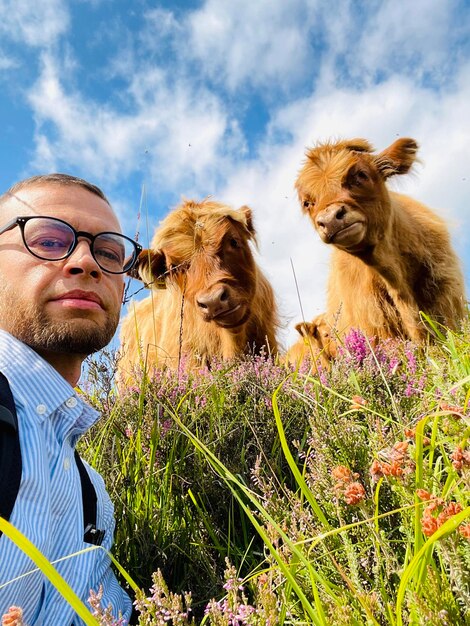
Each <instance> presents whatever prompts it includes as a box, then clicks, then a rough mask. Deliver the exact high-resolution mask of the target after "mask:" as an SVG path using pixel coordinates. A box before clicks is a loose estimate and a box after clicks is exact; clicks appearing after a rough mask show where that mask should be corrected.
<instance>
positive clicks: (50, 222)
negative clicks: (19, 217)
mask: <svg viewBox="0 0 470 626" xmlns="http://www.w3.org/2000/svg"><path fill="white" fill-rule="evenodd" d="M24 241H25V244H26V247H27V248H28V250H29V251H30V252H31V253H32V254H34V255H35V256H37V257H39V258H40V259H50V260H53V261H58V260H60V259H64V258H65V257H66V256H67V254H68V253H69V250H70V249H71V248H72V246H73V244H74V241H75V235H74V232H73V230H72V229H71V228H70V227H69V226H68V225H67V224H64V223H63V222H59V221H58V220H55V219H53V218H48V217H33V218H32V219H30V220H28V221H27V222H26V223H25V225H24Z"/></svg>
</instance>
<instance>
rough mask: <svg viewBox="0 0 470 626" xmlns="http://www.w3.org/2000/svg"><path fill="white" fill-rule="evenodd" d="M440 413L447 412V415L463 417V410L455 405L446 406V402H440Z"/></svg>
mask: <svg viewBox="0 0 470 626" xmlns="http://www.w3.org/2000/svg"><path fill="white" fill-rule="evenodd" d="M441 411H447V412H448V413H457V414H458V415H463V409H462V407H460V406H456V405H455V404H447V402H441Z"/></svg>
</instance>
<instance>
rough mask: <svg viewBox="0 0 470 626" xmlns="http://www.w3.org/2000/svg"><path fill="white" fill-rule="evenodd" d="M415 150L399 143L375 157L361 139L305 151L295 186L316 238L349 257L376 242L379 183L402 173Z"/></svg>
mask: <svg viewBox="0 0 470 626" xmlns="http://www.w3.org/2000/svg"><path fill="white" fill-rule="evenodd" d="M417 149H418V145H417V143H416V141H415V140H414V139H407V138H403V139H398V140H397V141H395V142H394V143H393V144H392V145H391V146H389V147H388V148H387V149H386V150H384V151H383V152H381V153H379V154H373V148H372V146H371V145H370V144H369V143H368V142H367V141H365V140H364V139H353V140H349V141H339V142H336V143H333V142H331V143H323V144H318V145H317V146H315V147H314V148H312V149H310V150H308V151H307V153H306V157H307V158H306V160H305V163H304V165H303V167H302V169H301V171H300V173H299V176H298V178H297V181H296V184H295V186H296V189H297V192H298V195H299V200H300V203H301V206H302V209H303V211H304V212H306V213H307V214H308V215H309V216H310V218H311V220H312V222H313V225H314V226H315V228H316V230H317V231H318V233H319V235H320V237H321V239H322V240H323V241H324V242H325V243H331V244H334V245H335V246H337V247H338V248H341V249H344V250H346V251H348V252H352V253H355V252H361V251H363V250H365V249H367V248H369V247H370V246H374V245H375V244H376V243H377V242H378V241H379V240H380V239H382V238H383V237H384V232H385V230H386V227H387V224H388V220H389V213H390V200H389V195H388V191H387V189H386V187H385V181H386V179H387V178H389V177H390V176H393V175H395V174H405V173H406V172H408V171H409V170H410V168H411V166H412V165H413V163H414V161H415V159H416V152H417Z"/></svg>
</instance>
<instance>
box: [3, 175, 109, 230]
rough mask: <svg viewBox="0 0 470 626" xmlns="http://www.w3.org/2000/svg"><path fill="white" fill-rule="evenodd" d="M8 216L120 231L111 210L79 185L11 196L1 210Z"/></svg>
mask: <svg viewBox="0 0 470 626" xmlns="http://www.w3.org/2000/svg"><path fill="white" fill-rule="evenodd" d="M0 210H1V211H2V213H3V214H4V215H5V214H6V213H8V214H9V215H11V216H19V215H50V216H51V217H60V218H62V219H68V220H69V221H71V222H72V221H75V220H79V221H82V220H84V219H86V220H90V219H91V220H94V221H97V222H98V221H103V222H104V225H106V228H109V227H112V230H116V229H118V230H119V229H120V226H119V221H118V219H117V217H116V215H115V213H114V211H113V209H112V208H111V206H110V205H109V204H108V203H107V202H106V200H104V199H103V198H100V197H99V196H98V195H96V194H94V193H93V192H91V191H89V190H87V189H85V188H84V187H80V186H79V185H60V184H56V183H41V184H38V185H30V186H28V187H25V188H23V189H20V190H18V191H17V192H15V193H14V194H11V196H10V198H8V199H7V200H6V202H5V203H4V206H3V208H2V209H0Z"/></svg>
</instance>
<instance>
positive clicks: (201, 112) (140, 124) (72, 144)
mask: <svg viewBox="0 0 470 626" xmlns="http://www.w3.org/2000/svg"><path fill="white" fill-rule="evenodd" d="M130 76H131V77H132V78H131V81H130V83H129V87H128V92H127V105H128V109H130V112H128V113H122V111H121V110H120V109H119V107H118V106H116V107H113V106H112V102H111V101H109V102H108V103H107V104H106V105H103V104H99V103H97V102H94V101H93V100H86V99H85V98H84V97H83V96H82V95H81V94H80V93H79V92H77V91H70V90H69V91H67V89H66V86H65V82H64V80H63V78H62V77H61V73H60V69H59V67H58V64H57V60H56V59H54V58H53V57H52V56H51V55H49V54H44V55H43V64H42V69H41V72H40V75H39V78H38V80H37V82H36V84H35V85H34V87H33V88H32V89H31V91H30V93H29V102H30V104H31V106H32V108H33V110H34V115H35V118H36V122H37V130H36V137H35V141H36V147H37V149H36V156H35V162H34V166H35V168H36V169H51V168H56V167H57V164H59V163H61V164H66V165H67V166H68V167H73V168H79V169H80V170H81V171H82V172H83V171H85V172H92V173H93V175H94V176H95V177H98V178H100V179H102V180H104V181H107V182H108V183H111V182H116V181H117V180H118V179H119V178H122V177H126V176H128V175H129V174H130V173H132V172H135V171H141V170H142V168H144V169H148V170H149V171H150V173H151V176H152V184H153V185H155V186H156V188H157V189H158V188H161V189H165V190H168V189H169V188H173V189H175V188H178V187H179V186H181V185H183V184H184V185H191V181H193V180H194V179H199V180H201V179H205V180H207V182H208V184H209V185H210V181H211V180H213V181H214V182H213V183H212V186H213V185H214V184H215V180H216V178H217V176H218V170H217V166H218V165H219V164H220V163H222V162H223V160H224V158H225V156H224V154H225V151H226V149H227V146H231V149H235V148H236V147H237V148H239V149H243V144H242V141H241V138H240V133H239V130H238V128H237V124H236V122H235V121H234V120H232V121H228V120H227V116H226V113H225V111H224V110H223V107H222V106H221V104H220V102H219V101H218V100H217V98H215V97H214V96H213V95H212V94H210V93H209V92H207V91H205V90H204V89H203V88H200V89H197V90H196V89H194V88H193V86H192V85H191V84H187V83H185V82H183V81H178V82H173V81H172V80H171V79H170V78H171V77H170V76H169V75H168V74H166V73H164V72H162V71H161V70H158V69H148V68H147V67H144V68H141V69H140V71H135V72H133V73H131V74H130ZM113 104H114V103H113ZM51 128H52V132H51Z"/></svg>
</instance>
